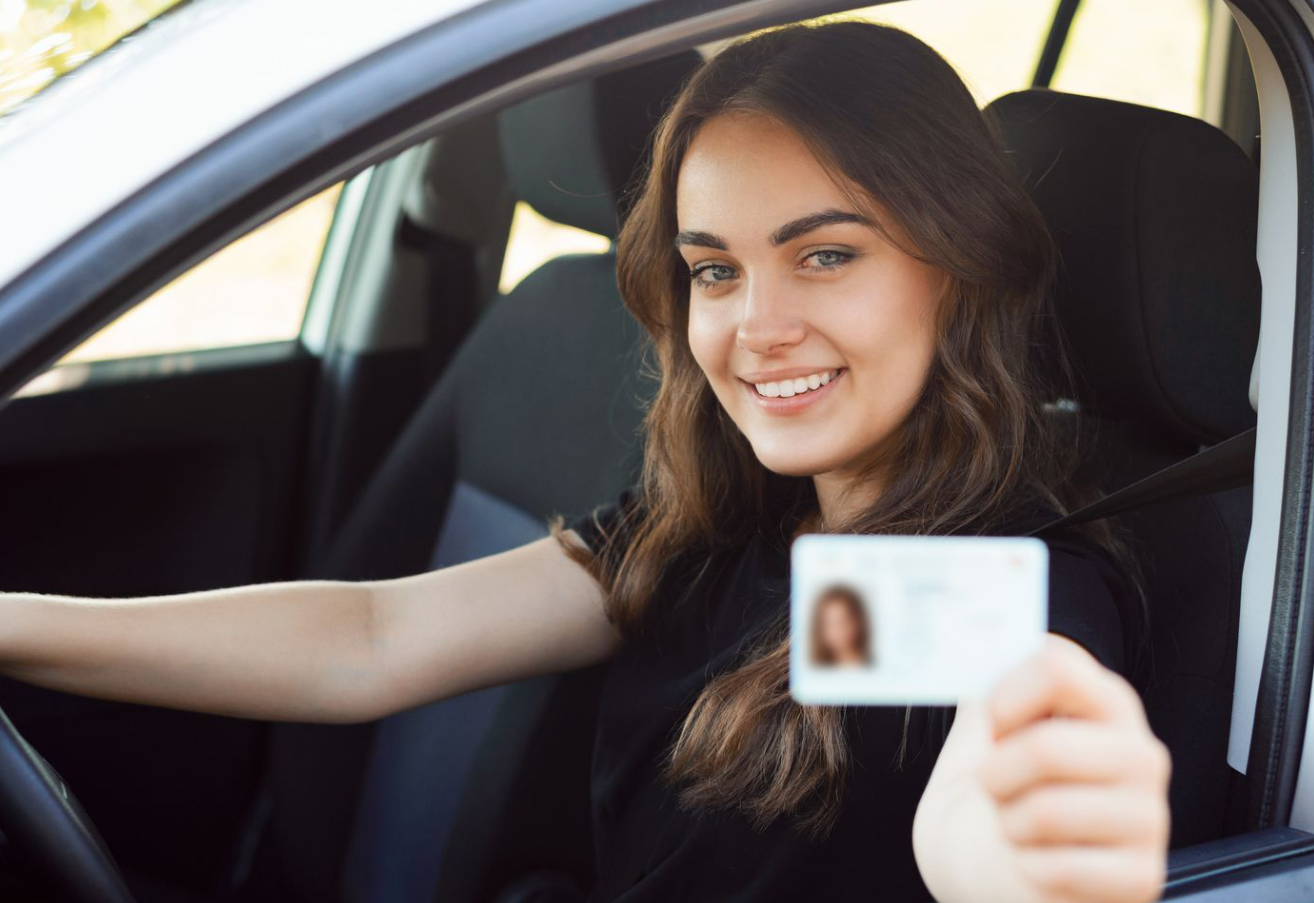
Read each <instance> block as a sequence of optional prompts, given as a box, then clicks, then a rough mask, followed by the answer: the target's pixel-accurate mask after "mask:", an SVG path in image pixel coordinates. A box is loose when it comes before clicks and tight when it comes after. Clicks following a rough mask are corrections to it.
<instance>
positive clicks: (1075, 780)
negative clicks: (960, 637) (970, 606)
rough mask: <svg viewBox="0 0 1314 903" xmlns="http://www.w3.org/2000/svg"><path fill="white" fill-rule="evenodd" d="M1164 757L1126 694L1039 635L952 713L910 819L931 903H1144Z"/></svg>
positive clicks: (1163, 811) (1153, 860)
mask: <svg viewBox="0 0 1314 903" xmlns="http://www.w3.org/2000/svg"><path fill="white" fill-rule="evenodd" d="M1169 768H1170V766H1169V758H1168V752H1167V750H1166V748H1165V747H1164V746H1163V744H1162V743H1160V742H1159V740H1158V739H1157V738H1155V737H1154V735H1153V734H1152V733H1151V731H1150V727H1149V725H1148V723H1147V722H1146V720H1145V713H1144V710H1143V709H1142V707H1141V702H1140V699H1139V698H1138V697H1137V696H1136V693H1135V691H1134V690H1132V688H1131V687H1130V685H1128V684H1127V682H1126V681H1124V680H1123V679H1122V678H1120V677H1118V676H1117V675H1116V674H1114V673H1113V672H1111V671H1109V670H1107V669H1106V668H1104V667H1103V666H1101V665H1100V664H1099V663H1098V662H1096V661H1095V659H1094V658H1093V657H1092V656H1091V655H1090V654H1089V653H1087V652H1086V651H1085V650H1084V649H1082V648H1081V647H1080V646H1078V645H1077V644H1076V643H1073V642H1072V641H1071V640H1067V639H1065V638H1062V637H1051V638H1050V639H1049V642H1048V644H1047V646H1046V648H1045V649H1044V650H1043V651H1042V652H1041V653H1040V654H1039V655H1038V656H1036V657H1035V658H1034V659H1032V660H1031V661H1030V662H1028V663H1026V664H1025V665H1024V666H1022V667H1021V668H1019V669H1018V670H1016V671H1014V672H1013V673H1011V674H1010V675H1008V676H1007V677H1005V678H1004V679H1003V680H1001V681H1000V683H999V685H998V687H996V689H995V691H994V692H993V693H992V694H991V696H990V698H989V699H988V700H987V701H985V702H984V703H977V704H973V705H964V706H961V707H959V709H958V712H957V714H956V716H955V718H954V725H953V728H952V730H950V732H949V737H948V739H947V740H946V742H945V746H944V749H943V750H942V751H941V753H940V758H939V759H938V761H937V762H936V766H935V770H934V771H933V772H932V774H931V779H930V783H929V784H928V785H927V788H926V793H925V794H924V795H923V797H922V801H921V804H920V805H919V807H918V809H917V817H916V819H915V821H914V823H913V849H914V852H915V854H916V857H917V865H918V867H919V868H920V869H921V872H922V877H923V879H924V880H925V881H926V885H927V887H929V888H930V890H931V893H932V894H934V895H935V898H936V899H937V900H939V901H940V903H994V901H1000V903H1005V901H1007V903H1058V901H1062V903H1075V901H1090V903H1096V901H1099V903H1147V901H1151V900H1156V899H1158V897H1159V894H1160V892H1161V890H1162V888H1163V881H1164V870H1165V865H1166V859H1167V847H1168V802H1167V795H1168V776H1169Z"/></svg>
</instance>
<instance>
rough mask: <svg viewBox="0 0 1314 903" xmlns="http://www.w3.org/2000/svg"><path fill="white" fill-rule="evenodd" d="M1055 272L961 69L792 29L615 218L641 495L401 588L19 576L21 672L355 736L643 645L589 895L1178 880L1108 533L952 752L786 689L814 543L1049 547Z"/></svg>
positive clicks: (678, 133)
mask: <svg viewBox="0 0 1314 903" xmlns="http://www.w3.org/2000/svg"><path fill="white" fill-rule="evenodd" d="M1052 255H1053V251H1052V248H1051V244H1050V239H1049V238H1048V236H1047V234H1046V232H1045V228H1044V225H1043V223H1042V221H1041V218H1040V217H1039V215H1038V213H1037V211H1036V209H1035V207H1034V206H1033V205H1032V204H1031V203H1030V201H1029V200H1028V198H1027V196H1026V195H1025V194H1024V192H1023V190H1022V188H1021V187H1020V186H1019V184H1018V182H1017V180H1016V179H1015V178H1014V176H1013V175H1012V174H1011V173H1010V171H1009V169H1008V167H1007V166H1006V165H1005V161H1004V160H1003V157H1002V154H1001V151H1000V148H999V145H998V143H997V141H996V138H995V135H994V133H993V131H992V129H991V127H990V125H989V123H988V122H987V121H986V120H985V119H984V118H983V116H982V115H981V113H980V111H979V110H978V109H977V108H976V106H975V104H974V102H973V100H972V98H971V96H970V94H969V93H968V91H967V90H966V88H965V87H964V86H963V84H962V82H961V81H960V80H959V79H958V78H957V76H956V75H955V74H954V72H953V71H952V69H951V68H950V67H949V66H948V65H947V64H946V63H945V62H944V61H943V60H942V59H940V57H939V56H937V55H936V54H935V53H934V51H932V50H931V49H930V48H928V47H926V46H925V45H924V44H922V43H921V42H919V41H918V40H916V39H914V38H912V37H911V36H909V35H907V34H905V33H903V32H900V31H897V30H894V29H889V28H883V27H879V26H875V25H868V24H859V23H853V22H849V23H832V24H828V25H824V26H816V27H791V28H786V29H780V30H775V31H770V32H767V33H764V34H761V35H759V36H756V37H754V38H752V39H750V40H747V41H744V42H741V43H738V44H736V45H734V46H732V47H730V48H729V49H726V50H724V51H723V52H722V53H720V54H719V55H718V56H716V57H715V58H713V59H712V60H711V61H710V62H709V63H707V64H706V65H705V66H704V67H703V68H702V69H701V70H700V71H699V72H698V73H697V74H696V75H695V76H694V77H693V78H692V79H691V81H690V82H689V84H688V85H687V86H686V87H685V88H684V90H683V91H682V92H681V93H680V94H679V96H678V97H677V98H676V99H675V101H674V104H673V106H672V108H671V109H670V110H669V112H668V114H667V115H666V117H665V118H664V120H663V122H662V124H661V127H660V129H659V131H658V134H657V137H656V141H655V146H654V151H653V159H652V164H651V167H650V171H649V172H648V174H647V176H646V180H645V181H644V182H643V184H642V186H641V189H640V190H639V192H638V194H637V198H636V200H635V201H634V203H633V205H632V207H631V210H630V213H629V217H628V220H627V222H626V224H625V227H624V230H623V233H622V235H621V238H620V242H619V248H618V260H619V280H620V285H621V288H622V292H623V294H624V296H625V299H626V301H627V303H628V305H629V306H630V308H631V309H632V310H633V312H634V314H635V315H636V316H637V317H638V319H639V320H640V321H641V322H642V323H643V325H644V326H645V327H646V328H647V331H648V332H649V334H650V335H651V337H652V340H653V343H654V346H655V350H656V354H657V357H658V359H659V361H660V365H661V373H662V382H661V387H660V391H659V393H658V395H657V397H656V398H655V400H654V401H653V403H652V406H651V410H650V412H649V415H648V420H647V454H646V469H645V472H644V474H643V479H642V482H641V484H640V485H639V486H637V487H635V488H634V489H633V490H632V491H629V492H627V493H625V494H623V495H622V496H621V498H619V499H617V500H614V501H613V503H612V504H611V505H610V506H609V507H607V508H604V509H602V510H600V511H599V512H598V513H597V514H596V516H594V517H589V518H581V519H579V520H577V521H575V522H574V523H572V524H570V525H565V526H561V527H559V528H558V530H557V535H556V536H555V537H552V538H548V539H545V540H542V541H539V542H535V543H532V544H529V545H527V546H524V547H522V548H520V549H516V550H514V551H511V552H507V553H505V554H501V555H496V556H492V557H489V558H485V559H482V560H480V561H476V562H472V563H469V564H464V565H460V566H458V567H452V568H448V569H445V570H441V571H436V572H432V573H425V574H418V575H415V576H411V577H405V578H400V579H393V580H383V581H376V582H362V583H347V582H335V581H319V582H295V583H280V584H271V585H262V586H247V587H240V588H234V589H227V590H221V591H217V592H200V593H191V594H185V595H177V596H167V597H158V598H145V599H129V600H101V599H97V600H88V599H76V598H64V597H52V596H40V595H19V594H14V595H6V596H0V624H4V625H5V626H4V630H3V631H0V663H3V670H4V671H5V672H6V673H8V674H9V675H12V676H15V677H19V678H22V679H25V680H29V681H32V682H34V683H38V684H43V685H45V686H48V687H54V688H57V689H62V690H68V691H74V692H79V693H84V694H90V695H95V696H100V697H105V698H111V699H126V700H135V701H140V702H145V703H154V704H158V705H166V706H177V707H184V708H191V709H199V710H206V711H211V712H219V713H224V714H229V715H239V716H245V717H254V718H274V719H295V720H321V721H353V720H359V719H371V718H378V717H380V716H383V715H387V714H389V713H391V712H395V711H398V710H399V709H403V708H406V707H409V706H414V705H418V704H420V703H424V702H427V701H430V700H434V699H438V698H442V697H448V696H453V695H455V694H458V693H462V692H465V691H467V690H472V689H474V688H477V687H484V686H488V685H491V684H497V683H501V682H505V681H511V680H516V679H519V678H524V677H528V676H531V675H539V674H544V673H549V672H555V671H561V670H566V669H571V668H577V667H580V666H584V665H588V664H590V663H594V662H598V661H601V660H603V659H608V658H610V659H612V662H611V665H610V671H609V676H608V679H607V686H606V690H605V693H604V699H603V703H602V710H601V715H600V721H599V725H598V738H597V746H596V751H595V758H594V769H595V775H594V778H595V780H594V787H595V789H594V812H595V815H596V823H595V834H596V836H597V843H598V852H599V858H598V875H597V882H596V885H595V887H594V889H593V892H594V899H597V900H620V899H623V900H626V901H648V900H653V901H656V900H660V901H673V900H755V901H756V900H821V899H824V900H869V901H876V900H908V899H918V898H924V897H925V896H926V895H927V889H928V887H929V890H930V891H931V892H932V893H933V894H934V895H935V897H936V898H937V899H939V900H941V901H945V903H950V901H982V903H984V901H996V900H997V901H1008V903H1027V901H1076V900H1081V901H1106V903H1140V901H1147V900H1151V899H1153V898H1155V897H1156V896H1157V895H1158V892H1159V889H1160V887H1161V884H1162V880H1163V876H1164V863H1165V848H1166V843H1167V837H1168V810H1167V805H1166V786H1167V781H1168V772H1169V764H1168V756H1167V754H1166V752H1165V750H1164V748H1163V746H1162V745H1161V744H1160V743H1159V742H1158V741H1157V740H1156V739H1155V738H1154V737H1153V735H1152V734H1151V732H1150V729H1149V727H1148V726H1147V724H1146V720H1145V716H1144V713H1143V710H1142V707H1141V704H1140V702H1139V699H1138V697H1137V695H1136V693H1135V692H1134V691H1133V689H1132V688H1131V686H1130V685H1129V683H1128V682H1127V680H1125V679H1124V678H1123V677H1122V676H1120V675H1119V673H1117V672H1119V671H1126V670H1127V669H1128V668H1129V667H1130V662H1131V657H1132V653H1133V652H1134V645H1129V644H1128V642H1127V641H1125V640H1124V636H1128V637H1130V638H1131V639H1132V640H1134V639H1135V636H1136V633H1137V630H1138V627H1137V625H1138V624H1139V623H1140V621H1139V618H1140V615H1139V613H1138V609H1137V606H1136V604H1135V601H1134V600H1135V598H1136V595H1135V593H1134V592H1133V591H1132V590H1130V589H1128V586H1130V584H1129V583H1128V582H1127V581H1125V580H1124V579H1123V578H1122V573H1123V571H1124V570H1125V568H1122V567H1120V566H1119V565H1118V564H1117V562H1118V561H1119V560H1120V559H1119V557H1118V555H1117V549H1116V548H1115V546H1114V545H1113V544H1112V543H1111V542H1110V541H1109V540H1108V538H1107V536H1106V535H1104V534H1099V533H1092V534H1090V535H1086V534H1083V533H1078V532H1077V531H1072V530H1065V531H1055V535H1052V536H1050V537H1048V541H1049V544H1050V549H1051V590H1050V593H1051V618H1050V621H1051V629H1052V631H1053V632H1054V633H1056V634H1060V636H1056V637H1054V638H1053V639H1052V640H1051V642H1050V643H1049V645H1048V646H1047V647H1046V648H1045V650H1044V651H1043V652H1042V653H1041V654H1039V655H1038V656H1036V657H1035V658H1034V659H1033V660H1031V661H1029V662H1027V663H1026V664H1025V665H1024V666H1022V667H1020V668H1019V669H1018V670H1017V671H1016V672H1015V673H1013V674H1011V675H1009V676H1008V677H1007V678H1005V679H1004V680H1003V681H1001V682H1000V683H999V684H998V686H997V687H995V688H994V690H993V693H992V695H990V697H989V698H988V700H987V701H986V702H984V703H982V704H973V705H963V706H960V707H959V708H958V709H957V711H956V713H954V715H955V717H953V718H952V726H951V727H950V728H949V729H948V734H947V738H946V737H945V736H944V731H943V726H944V724H945V723H946V722H947V721H949V720H950V719H948V718H947V717H941V716H944V715H945V714H946V713H944V712H942V711H937V712H932V711H927V710H922V709H914V710H902V709H891V708H861V707H855V708H851V709H847V708H840V707H803V706H799V705H797V704H795V703H794V702H793V701H792V700H791V699H790V697H789V695H788V692H787V673H788V638H787V635H786V626H785V612H786V601H787V600H786V586H787V583H786V576H787V573H786V567H787V564H788V557H787V555H788V546H789V542H790V540H791V538H792V537H793V536H795V535H797V534H799V533H800V532H804V531H813V532H816V531H859V532H886V533H922V534H930V533H968V534H985V533H1010V532H1018V531H1022V530H1025V529H1029V528H1030V527H1033V526H1037V525H1039V524H1041V523H1043V522H1044V521H1045V520H1046V519H1047V518H1049V517H1051V516H1053V515H1054V513H1055V512H1057V511H1059V510H1061V509H1062V508H1063V507H1064V505H1065V502H1066V501H1067V500H1070V499H1071V498H1072V495H1071V492H1072V489H1071V487H1069V486H1067V485H1066V483H1065V482H1064V480H1063V479H1062V477H1061V471H1060V469H1059V468H1058V467H1057V466H1056V458H1055V453H1054V449H1055V447H1056V446H1055V444H1054V443H1053V442H1052V441H1051V439H1050V437H1049V434H1048V432H1047V430H1046V426H1045V420H1044V417H1043V416H1042V403H1043V402H1044V401H1046V399H1047V398H1052V397H1053V396H1052V394H1048V393H1049V392H1050V390H1049V389H1047V388H1046V386H1044V385H1043V384H1042V382H1041V380H1040V379H1039V377H1038V376H1037V373H1038V372H1039V369H1038V368H1037V366H1036V365H1035V364H1034V363H1033V361H1032V360H1031V352H1032V349H1033V347H1034V346H1036V345H1039V344H1041V340H1040V338H1038V334H1037V323H1038V322H1040V319H1039V317H1040V308H1041V303H1042V299H1043V297H1044V293H1045V291H1046V287H1047V285H1048V283H1049V280H1050V278H1051V271H1052V267H1053V264H1052ZM474 602H477V603H478V604H472V603H474ZM923 881H924V882H925V886H923V883H922V882H923Z"/></svg>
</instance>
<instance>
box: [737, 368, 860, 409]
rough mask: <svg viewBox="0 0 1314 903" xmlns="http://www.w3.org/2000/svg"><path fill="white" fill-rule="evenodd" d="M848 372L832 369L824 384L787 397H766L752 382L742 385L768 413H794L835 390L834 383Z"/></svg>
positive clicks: (844, 369) (839, 380)
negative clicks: (832, 371) (831, 373)
mask: <svg viewBox="0 0 1314 903" xmlns="http://www.w3.org/2000/svg"><path fill="white" fill-rule="evenodd" d="M848 372H849V371H848V370H847V369H846V368H843V367H841V368H840V369H838V370H836V371H834V373H835V375H834V376H832V377H831V378H830V380H829V381H828V382H826V383H825V384H823V385H820V386H818V387H817V388H815V389H812V388H809V389H808V390H807V391H806V392H800V393H797V394H795V395H793V396H791V397H789V398H785V397H783V396H777V397H774V398H770V397H767V396H765V395H763V394H762V393H761V392H759V391H758V388H757V386H756V385H754V384H753V383H749V382H744V383H743V386H744V391H745V392H747V393H748V394H749V396H750V397H751V398H752V399H753V401H754V402H756V403H757V404H758V405H759V406H760V407H761V408H762V410H764V411H766V412H767V413H768V414H795V413H798V412H799V411H802V410H804V409H805V408H809V407H811V406H812V405H814V404H816V403H817V402H818V401H820V400H821V399H822V398H825V397H826V396H828V395H830V394H831V393H832V392H833V391H834V390H835V384H836V383H838V382H841V381H843V379H844V376H845V374H847V373H848ZM740 382H743V380H740Z"/></svg>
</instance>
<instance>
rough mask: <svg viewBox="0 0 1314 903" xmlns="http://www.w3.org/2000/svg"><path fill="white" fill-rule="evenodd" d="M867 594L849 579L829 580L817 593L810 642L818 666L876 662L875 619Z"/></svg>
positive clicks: (830, 666) (858, 664)
mask: <svg viewBox="0 0 1314 903" xmlns="http://www.w3.org/2000/svg"><path fill="white" fill-rule="evenodd" d="M865 595H867V594H864V593H863V592H862V591H860V590H858V589H857V588H856V587H854V586H851V585H849V584H846V583H833V584H830V585H829V586H827V587H825V588H824V589H822V590H821V592H820V593H818V594H817V596H816V598H815V601H814V602H813V603H812V631H811V641H810V643H809V651H810V656H811V660H812V664H813V665H814V666H815V667H818V668H855V667H857V668H870V667H872V666H874V665H875V664H876V656H875V634H876V624H875V620H876V619H875V617H874V611H873V608H872V606H871V604H870V603H869V602H868V601H867V599H866V598H864V596H865Z"/></svg>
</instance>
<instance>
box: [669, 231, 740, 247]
mask: <svg viewBox="0 0 1314 903" xmlns="http://www.w3.org/2000/svg"><path fill="white" fill-rule="evenodd" d="M685 245H697V246H698V247H700V248H716V250H718V251H728V250H730V249H729V247H727V245H726V243H725V239H724V238H721V237H720V236H719V235H713V234H712V233H711V232H699V231H698V230H697V229H685V230H683V231H681V232H677V233H676V235H675V246H676V247H677V248H682V247H684V246H685Z"/></svg>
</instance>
